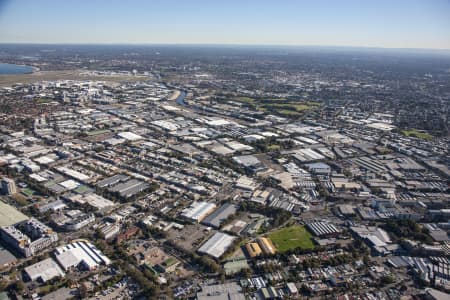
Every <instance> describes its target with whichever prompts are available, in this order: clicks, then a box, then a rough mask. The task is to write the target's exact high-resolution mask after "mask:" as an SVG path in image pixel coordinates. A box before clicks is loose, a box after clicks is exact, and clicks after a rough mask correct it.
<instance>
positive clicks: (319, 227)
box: [306, 222, 341, 236]
mask: <svg viewBox="0 0 450 300" xmlns="http://www.w3.org/2000/svg"><path fill="white" fill-rule="evenodd" d="M306 226H307V227H308V229H309V231H311V232H312V233H313V234H314V235H315V236H335V235H337V234H339V233H340V232H341V230H340V229H338V228H337V227H336V226H334V225H333V224H331V223H325V222H312V223H309V224H307V225H306Z"/></svg>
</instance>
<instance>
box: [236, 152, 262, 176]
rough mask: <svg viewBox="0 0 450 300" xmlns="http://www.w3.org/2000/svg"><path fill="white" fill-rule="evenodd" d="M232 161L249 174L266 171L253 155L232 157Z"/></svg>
mask: <svg viewBox="0 0 450 300" xmlns="http://www.w3.org/2000/svg"><path fill="white" fill-rule="evenodd" d="M233 160H234V161H235V162H236V163H238V164H239V165H240V166H242V167H243V168H245V169H246V170H247V171H249V172H250V173H258V172H262V171H265V170H267V168H266V166H264V165H263V164H262V163H261V161H260V160H259V159H258V158H257V157H256V156H254V155H242V156H234V157H233Z"/></svg>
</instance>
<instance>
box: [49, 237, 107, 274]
mask: <svg viewBox="0 0 450 300" xmlns="http://www.w3.org/2000/svg"><path fill="white" fill-rule="evenodd" d="M55 257H56V260H57V261H58V263H59V264H60V265H61V267H62V268H63V269H64V270H65V271H68V270H70V269H72V268H78V267H81V268H83V269H87V270H94V269H96V268H97V267H98V266H100V265H109V264H110V263H111V261H110V260H109V258H108V257H106V256H105V255H103V253H102V252H100V250H98V249H97V248H96V247H95V246H94V245H93V244H91V243H90V242H88V241H84V240H83V241H77V242H73V243H71V244H67V245H65V246H62V247H58V248H56V249H55Z"/></svg>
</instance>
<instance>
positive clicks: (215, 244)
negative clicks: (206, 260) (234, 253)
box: [198, 232, 236, 258]
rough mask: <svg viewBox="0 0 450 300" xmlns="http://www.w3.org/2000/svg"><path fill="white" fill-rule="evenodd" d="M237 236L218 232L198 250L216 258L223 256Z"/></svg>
mask: <svg viewBox="0 0 450 300" xmlns="http://www.w3.org/2000/svg"><path fill="white" fill-rule="evenodd" d="M235 239H236V238H235V237H234V236H231V235H229V234H226V233H222V232H216V233H215V234H214V235H213V236H212V237H211V238H210V239H209V240H208V241H207V242H206V243H204V244H203V245H202V246H201V247H200V248H199V249H198V252H199V253H202V254H208V255H210V256H212V257H214V258H219V257H221V256H222V255H223V254H224V253H225V251H227V249H228V248H229V247H230V246H231V245H232V244H233V241H234V240H235Z"/></svg>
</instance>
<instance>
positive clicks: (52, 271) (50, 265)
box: [25, 258, 64, 282]
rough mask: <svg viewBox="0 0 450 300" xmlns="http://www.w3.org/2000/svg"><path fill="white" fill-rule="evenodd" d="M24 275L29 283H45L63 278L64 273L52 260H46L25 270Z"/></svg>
mask: <svg viewBox="0 0 450 300" xmlns="http://www.w3.org/2000/svg"><path fill="white" fill-rule="evenodd" d="M25 274H26V275H27V276H28V278H29V279H30V280H31V281H35V280H39V281H41V282H47V281H48V280H51V279H53V278H55V277H63V276H64V272H63V270H61V268H60V267H59V266H58V264H57V263H56V262H55V261H54V260H53V259H52V258H47V259H44V260H43V261H40V262H38V263H36V264H34V265H31V266H28V267H26V268H25Z"/></svg>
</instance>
